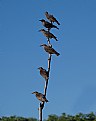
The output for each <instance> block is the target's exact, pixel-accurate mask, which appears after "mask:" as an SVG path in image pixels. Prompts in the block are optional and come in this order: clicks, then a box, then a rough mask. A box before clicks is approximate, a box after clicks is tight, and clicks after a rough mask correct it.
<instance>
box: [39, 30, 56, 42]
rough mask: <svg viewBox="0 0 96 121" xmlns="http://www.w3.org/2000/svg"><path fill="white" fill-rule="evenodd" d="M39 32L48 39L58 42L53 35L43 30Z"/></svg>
mask: <svg viewBox="0 0 96 121" xmlns="http://www.w3.org/2000/svg"><path fill="white" fill-rule="evenodd" d="M39 31H40V32H42V33H43V34H44V35H45V36H46V37H47V38H50V39H52V38H54V39H55V40H56V41H58V40H57V37H55V36H54V35H53V34H52V33H50V32H48V31H46V30H44V29H41V30H39Z"/></svg>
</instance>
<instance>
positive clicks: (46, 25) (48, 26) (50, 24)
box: [39, 19, 59, 30]
mask: <svg viewBox="0 0 96 121" xmlns="http://www.w3.org/2000/svg"><path fill="white" fill-rule="evenodd" d="M39 21H41V22H42V24H43V26H44V27H46V28H48V30H50V29H51V28H56V29H59V28H58V27H57V26H55V25H53V24H52V23H50V22H48V21H45V20H44V19H41V20H39Z"/></svg>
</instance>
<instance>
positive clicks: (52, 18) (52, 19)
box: [45, 11, 60, 25]
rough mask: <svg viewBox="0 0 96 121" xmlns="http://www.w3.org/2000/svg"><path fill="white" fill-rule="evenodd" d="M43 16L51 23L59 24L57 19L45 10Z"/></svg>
mask: <svg viewBox="0 0 96 121" xmlns="http://www.w3.org/2000/svg"><path fill="white" fill-rule="evenodd" d="M45 16H46V18H47V19H48V20H49V21H50V22H51V23H52V22H56V23H57V24H58V25H60V23H59V22H58V21H57V19H56V18H55V17H54V16H53V15H51V14H49V13H48V12H47V11H46V12H45Z"/></svg>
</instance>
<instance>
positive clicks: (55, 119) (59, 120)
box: [0, 112, 96, 121]
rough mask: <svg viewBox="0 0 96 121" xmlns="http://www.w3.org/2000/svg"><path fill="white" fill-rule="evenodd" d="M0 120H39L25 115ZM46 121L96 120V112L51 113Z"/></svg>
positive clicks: (0, 119)
mask: <svg viewBox="0 0 96 121" xmlns="http://www.w3.org/2000/svg"><path fill="white" fill-rule="evenodd" d="M0 121H38V120H37V119H36V118H24V117H16V116H10V117H4V116H3V117H1V118H0ZM44 121H96V114H95V113H93V112H91V113H89V114H83V113H78V114H76V115H75V116H72V115H67V114H66V113H62V115H61V116H57V115H55V114H53V115H49V116H48V119H45V120H44Z"/></svg>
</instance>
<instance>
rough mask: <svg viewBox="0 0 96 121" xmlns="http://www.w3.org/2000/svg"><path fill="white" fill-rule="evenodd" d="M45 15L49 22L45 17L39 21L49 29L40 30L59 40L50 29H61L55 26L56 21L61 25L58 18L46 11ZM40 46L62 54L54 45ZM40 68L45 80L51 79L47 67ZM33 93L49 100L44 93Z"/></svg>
mask: <svg viewBox="0 0 96 121" xmlns="http://www.w3.org/2000/svg"><path fill="white" fill-rule="evenodd" d="M45 16H46V18H47V19H48V20H49V22H48V21H46V20H44V19H41V20H39V21H40V22H42V25H43V26H44V27H45V28H47V29H48V30H47V31H46V30H45V29H41V30H39V31H40V32H42V33H43V35H44V36H45V37H47V39H52V38H53V39H55V40H56V41H58V40H57V37H56V36H54V34H52V33H51V32H49V31H50V29H52V28H56V29H59V28H58V27H57V26H55V25H54V24H53V23H54V22H55V23H57V24H58V25H60V23H59V22H58V21H57V19H56V18H55V17H54V16H53V15H51V14H49V13H48V12H45ZM40 46H42V47H43V48H44V50H45V51H46V52H47V53H49V54H51V55H52V54H55V55H57V56H59V55H60V54H59V53H58V52H57V51H56V50H55V49H54V48H52V45H46V44H42V45H40ZM38 69H39V71H40V75H41V76H42V77H43V78H44V79H45V81H47V80H48V79H49V73H48V71H46V69H44V68H43V67H39V68H38ZM32 94H35V95H36V97H37V99H38V100H40V101H41V102H48V100H47V99H46V96H45V95H44V94H42V93H39V92H37V91H35V92H32Z"/></svg>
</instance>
